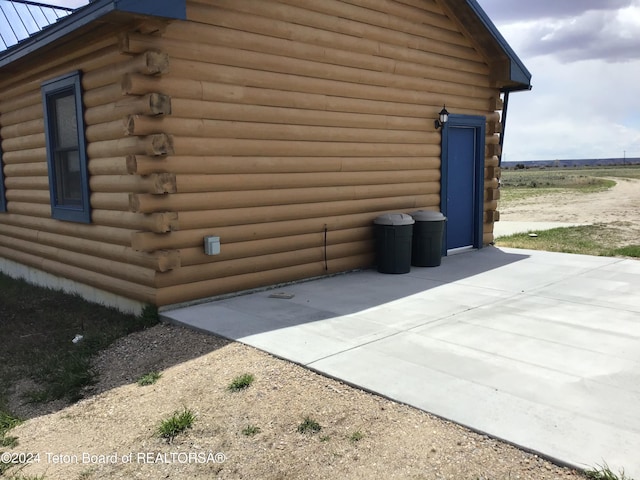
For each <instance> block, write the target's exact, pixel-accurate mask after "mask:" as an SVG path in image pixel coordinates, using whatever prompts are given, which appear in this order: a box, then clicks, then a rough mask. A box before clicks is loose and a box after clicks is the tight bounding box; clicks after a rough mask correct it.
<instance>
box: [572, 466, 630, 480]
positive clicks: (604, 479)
mask: <svg viewBox="0 0 640 480" xmlns="http://www.w3.org/2000/svg"><path fill="white" fill-rule="evenodd" d="M584 475H585V477H586V478H588V479H590V480H633V479H632V478H630V477H627V476H626V475H625V473H624V470H621V471H620V473H619V474H616V473H614V472H613V471H612V470H611V469H610V468H609V466H608V465H607V464H606V463H605V464H604V465H598V466H597V467H596V468H593V469H591V470H587V471H585V472H584Z"/></svg>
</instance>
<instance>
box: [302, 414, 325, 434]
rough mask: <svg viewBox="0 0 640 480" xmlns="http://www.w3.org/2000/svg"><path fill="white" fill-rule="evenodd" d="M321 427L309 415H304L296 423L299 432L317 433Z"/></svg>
mask: <svg viewBox="0 0 640 480" xmlns="http://www.w3.org/2000/svg"><path fill="white" fill-rule="evenodd" d="M320 430H322V427H321V426H320V424H319V423H318V422H316V421H315V420H313V419H312V418H310V417H305V419H304V421H303V422H302V423H301V424H300V425H298V432H299V433H318V432H319V431H320Z"/></svg>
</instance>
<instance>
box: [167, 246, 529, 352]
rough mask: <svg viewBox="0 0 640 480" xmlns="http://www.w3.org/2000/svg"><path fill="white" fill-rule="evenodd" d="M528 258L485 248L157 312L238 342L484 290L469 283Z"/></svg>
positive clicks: (169, 318)
mask: <svg viewBox="0 0 640 480" xmlns="http://www.w3.org/2000/svg"><path fill="white" fill-rule="evenodd" d="M528 257H529V256H528V255H526V254H523V253H507V252H503V251H501V250H499V249H497V248H493V247H488V248H484V249H482V250H477V251H470V252H466V253H462V254H457V255H452V256H448V257H444V258H443V259H442V264H441V265H440V266H438V267H412V268H411V271H410V272H409V273H407V274H383V273H378V272H377V271H376V270H375V269H367V270H361V271H355V272H349V273H344V274H338V275H333V276H328V277H324V278H320V279H314V280H310V281H303V282H298V283H293V284H289V285H285V286H282V287H279V288H275V289H268V290H263V291H258V292H253V293H251V294H247V295H241V296H237V297H232V298H225V299H220V300H217V301H211V302H208V303H204V304H200V305H192V306H188V307H184V308H178V309H175V310H167V311H164V312H161V318H162V319H163V320H165V321H168V322H170V323H175V324H179V325H187V326H189V327H191V328H195V329H197V330H201V331H205V332H209V333H215V334H217V335H221V336H223V337H226V338H230V339H233V340H238V339H242V338H245V337H248V336H251V335H256V334H260V333H263V332H268V331H273V330H277V329H283V328H288V327H292V326H296V325H302V324H305V323H312V322H316V321H319V320H326V319H330V318H335V317H342V316H345V315H350V314H355V313H357V312H362V311H364V310H368V309H372V308H375V307H380V306H382V305H385V304H392V303H393V302H396V301H400V300H403V301H404V300H407V299H408V298H409V297H412V296H414V295H418V294H420V293H423V292H426V291H429V290H431V289H433V288H437V287H442V286H443V285H447V284H450V283H453V282H460V281H463V282H464V281H469V288H472V289H473V288H474V287H473V285H474V284H475V285H477V286H478V287H479V288H486V287H491V285H490V284H486V285H483V280H482V279H476V280H475V281H470V279H472V278H474V277H477V276H479V275H482V274H485V273H487V272H490V271H492V270H495V269H498V268H502V267H505V266H507V265H511V264H514V263H516V262H519V261H521V260H524V259H526V258H528ZM487 281H488V280H487ZM442 301H443V302H444V301H446V298H445V297H443V298H442Z"/></svg>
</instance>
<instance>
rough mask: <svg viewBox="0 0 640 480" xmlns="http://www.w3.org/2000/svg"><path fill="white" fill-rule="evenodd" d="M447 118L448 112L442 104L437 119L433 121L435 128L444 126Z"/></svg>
mask: <svg viewBox="0 0 640 480" xmlns="http://www.w3.org/2000/svg"><path fill="white" fill-rule="evenodd" d="M448 120H449V112H447V107H446V106H445V105H443V106H442V110H440V113H439V114H438V120H436V121H435V122H434V124H435V126H436V130H437V129H438V128H442V127H444V124H445V123H447V121H448Z"/></svg>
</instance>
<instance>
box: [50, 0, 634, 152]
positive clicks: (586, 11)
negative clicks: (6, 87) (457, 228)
mask: <svg viewBox="0 0 640 480" xmlns="http://www.w3.org/2000/svg"><path fill="white" fill-rule="evenodd" d="M40 1H41V2H42V3H49V4H52V5H54V4H55V5H64V6H69V7H78V6H81V5H86V4H87V3H88V1H87V0H59V1H56V0H40ZM478 3H480V5H481V6H482V8H484V10H485V11H486V12H487V13H488V14H489V17H491V19H492V20H493V22H494V23H495V24H496V26H497V27H498V29H499V30H500V32H501V33H502V34H503V35H504V37H505V38H506V39H507V41H508V42H509V44H510V45H511V46H512V47H513V49H514V50H515V51H516V53H517V54H518V56H519V57H520V58H521V59H522V61H523V62H524V63H525V65H526V66H527V68H528V69H529V70H530V71H531V73H532V74H533V79H532V83H533V90H532V91H531V92H520V93H514V94H512V95H511V98H510V104H509V117H508V122H507V132H506V137H505V145H504V155H503V159H504V160H506V161H523V160H537V159H545V160H547V159H548V160H555V159H567V158H610V157H622V156H623V155H624V154H625V153H624V152H626V156H627V157H640V0H478Z"/></svg>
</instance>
